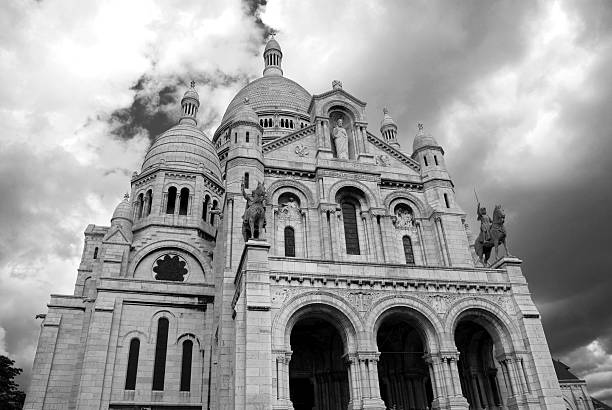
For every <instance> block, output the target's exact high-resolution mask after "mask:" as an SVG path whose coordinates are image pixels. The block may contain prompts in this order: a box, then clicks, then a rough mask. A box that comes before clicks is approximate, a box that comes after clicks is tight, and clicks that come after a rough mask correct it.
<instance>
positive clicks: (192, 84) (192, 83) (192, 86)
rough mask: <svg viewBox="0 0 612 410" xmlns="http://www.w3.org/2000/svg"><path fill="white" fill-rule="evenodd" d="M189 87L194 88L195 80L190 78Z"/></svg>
mask: <svg viewBox="0 0 612 410" xmlns="http://www.w3.org/2000/svg"><path fill="white" fill-rule="evenodd" d="M191 88H195V81H193V80H191Z"/></svg>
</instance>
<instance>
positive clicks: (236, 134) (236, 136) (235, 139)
mask: <svg viewBox="0 0 612 410" xmlns="http://www.w3.org/2000/svg"><path fill="white" fill-rule="evenodd" d="M234 144H238V133H237V132H235V133H234Z"/></svg>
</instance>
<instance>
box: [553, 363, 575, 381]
mask: <svg viewBox="0 0 612 410" xmlns="http://www.w3.org/2000/svg"><path fill="white" fill-rule="evenodd" d="M553 365H554V366H555V373H556V374H557V379H558V380H559V381H561V380H580V379H579V378H578V377H576V375H575V374H573V373H572V372H570V371H569V366H568V365H566V364H565V363H563V362H561V361H559V360H555V359H553Z"/></svg>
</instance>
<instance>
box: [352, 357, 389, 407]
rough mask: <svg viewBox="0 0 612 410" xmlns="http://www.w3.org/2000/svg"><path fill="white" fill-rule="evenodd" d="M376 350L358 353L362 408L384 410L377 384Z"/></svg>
mask: <svg viewBox="0 0 612 410" xmlns="http://www.w3.org/2000/svg"><path fill="white" fill-rule="evenodd" d="M379 356H380V353H378V352H363V353H358V357H359V363H360V367H361V373H362V388H363V399H362V407H361V408H362V409H371V410H384V409H385V403H384V402H383V401H382V399H381V398H380V388H379V384H378V357H379Z"/></svg>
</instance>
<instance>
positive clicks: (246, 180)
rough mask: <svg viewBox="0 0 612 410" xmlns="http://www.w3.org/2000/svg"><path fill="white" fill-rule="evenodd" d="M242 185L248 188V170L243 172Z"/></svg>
mask: <svg viewBox="0 0 612 410" xmlns="http://www.w3.org/2000/svg"><path fill="white" fill-rule="evenodd" d="M244 187H245V188H246V189H249V173H248V172H245V173H244Z"/></svg>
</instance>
